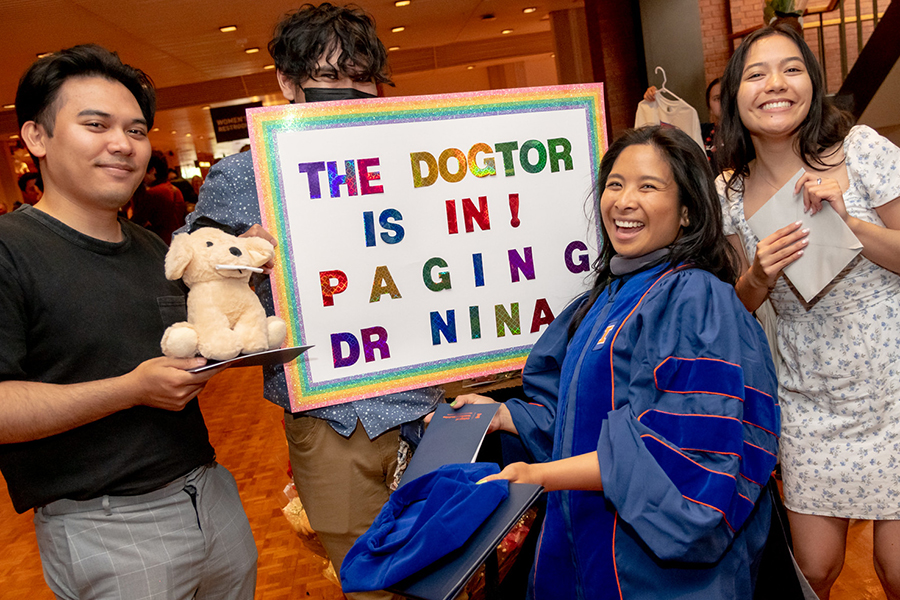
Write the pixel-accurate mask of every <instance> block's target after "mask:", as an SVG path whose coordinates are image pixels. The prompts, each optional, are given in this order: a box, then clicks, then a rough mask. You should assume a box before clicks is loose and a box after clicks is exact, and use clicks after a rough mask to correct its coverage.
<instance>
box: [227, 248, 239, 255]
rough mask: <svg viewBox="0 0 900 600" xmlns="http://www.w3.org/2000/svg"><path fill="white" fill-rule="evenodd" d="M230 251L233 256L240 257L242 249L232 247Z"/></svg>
mask: <svg viewBox="0 0 900 600" xmlns="http://www.w3.org/2000/svg"><path fill="white" fill-rule="evenodd" d="M228 251H229V252H231V253H232V254H233V255H235V256H240V255H241V249H240V248H237V247H235V246H232V247H231V248H229V249H228Z"/></svg>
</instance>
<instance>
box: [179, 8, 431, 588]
mask: <svg viewBox="0 0 900 600" xmlns="http://www.w3.org/2000/svg"><path fill="white" fill-rule="evenodd" d="M269 52H270V53H271V55H272V58H273V59H274V61H275V66H276V75H277V77H278V83H279V85H280V87H281V90H282V93H283V94H284V97H285V98H287V99H288V100H289V101H290V102H291V103H297V102H322V101H331V100H352V99H356V98H372V97H375V95H376V91H377V90H376V85H377V84H378V83H390V79H389V78H388V75H387V53H386V52H385V49H384V46H383V45H382V43H381V41H380V40H379V39H378V37H377V36H376V33H375V24H374V22H373V21H372V19H371V17H369V16H368V15H367V14H365V13H364V12H362V11H361V10H359V9H349V8H342V7H336V6H333V5H331V4H328V3H325V4H322V5H320V6H318V7H314V6H312V5H308V4H307V5H304V6H302V7H301V8H300V9H299V10H297V11H296V12H294V13H292V14H289V15H287V16H285V18H284V19H282V21H281V22H280V23H279V24H278V26H277V27H276V31H275V36H274V38H273V39H272V41H271V42H269ZM201 217H206V218H208V219H212V220H213V221H216V222H217V223H220V224H223V225H227V226H229V227H231V228H233V229H234V230H235V232H236V233H238V234H244V235H260V236H264V237H268V238H269V239H270V240H271V236H269V235H268V233H267V232H265V230H263V229H262V228H261V227H260V226H259V223H260V211H259V203H258V196H257V188H256V181H255V177H254V171H253V162H252V157H251V154H250V152H244V153H241V154H237V155H235V156H231V157H228V158H226V159H224V160H222V161H221V162H219V163H218V164H216V165H215V166H214V167H213V168H212V169H211V170H210V172H209V176H208V177H207V179H206V182H205V183H204V185H203V187H202V188H201V189H200V199H199V202H198V204H197V208H196V211H195V212H193V213H191V215H189V216H188V227H189V228H193V227H195V224H196V223H197V220H198V219H199V218H201ZM271 241H274V240H271ZM256 290H257V293H258V294H259V296H260V299H261V300H262V301H263V304H264V306H266V309H267V312H268V313H269V314H272V313H273V312H274V308H273V300H272V292H271V285H270V282H269V280H268V279H267V278H266V279H264V280H263V281H261V282H259V283H258V284H257V286H256ZM264 373H265V384H264V393H265V396H266V398H267V399H269V400H270V401H272V402H274V403H276V404H278V405H279V406H282V407H284V408H285V409H286V413H285V427H286V436H287V440H288V446H289V448H290V457H291V466H292V469H293V472H294V481H295V482H296V485H297V490H298V492H299V494H300V499H301V501H302V502H303V505H304V507H305V508H306V510H307V513H308V515H309V519H310V524H311V525H312V527H313V529H315V530H316V532H317V533H318V535H319V537H320V539H321V540H322V543H323V545H324V546H325V548H326V550H327V551H328V554H329V557H330V558H331V560H332V562H333V563H334V567H335V569H336V570H337V571H340V567H341V563H342V562H343V559H344V555H345V554H346V553H347V551H348V550H349V549H350V546H352V545H353V542H354V541H355V540H356V538H357V537H359V536H360V535H361V534H362V533H363V532H365V531H366V529H368V527H369V525H371V523H372V521H373V520H374V518H375V516H376V515H377V514H378V511H379V510H380V509H381V507H382V505H383V504H384V503H385V502H386V501H387V499H388V496H389V495H390V485H391V483H392V482H393V479H394V474H395V472H396V469H397V462H398V458H397V456H398V450H399V448H400V445H401V441H400V426H401V425H403V424H406V423H411V422H415V421H417V420H418V419H420V418H421V417H422V416H423V415H425V414H427V413H429V412H431V411H432V410H434V408H435V406H436V405H437V403H438V402H439V401H440V400H441V398H442V392H441V390H439V389H437V388H426V389H421V390H412V391H407V392H400V393H395V394H389V395H385V396H379V397H376V398H369V399H365V400H357V401H355V402H350V403H346V404H340V405H337V406H330V407H327V408H321V409H316V410H310V411H307V412H305V413H303V414H302V415H299V416H295V415H293V414H292V413H291V412H290V399H289V397H288V389H287V381H286V379H285V374H284V369H283V367H282V366H276V367H265V371H264ZM359 425H361V426H359ZM390 596H391V595H390V594H387V593H383V592H373V593H367V594H351V595H350V597H354V598H379V597H390Z"/></svg>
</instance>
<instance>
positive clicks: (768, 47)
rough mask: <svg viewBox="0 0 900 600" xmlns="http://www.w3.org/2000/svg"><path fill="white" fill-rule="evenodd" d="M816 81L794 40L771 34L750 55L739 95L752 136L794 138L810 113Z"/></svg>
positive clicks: (757, 43) (739, 108)
mask: <svg viewBox="0 0 900 600" xmlns="http://www.w3.org/2000/svg"><path fill="white" fill-rule="evenodd" d="M811 101H812V80H811V79H810V77H809V72H808V71H807V67H806V64H805V63H804V62H803V57H802V55H801V54H800V48H798V47H797V44H795V43H794V42H793V41H792V40H791V39H789V38H787V37H785V36H783V35H778V34H776V35H770V36H768V37H764V38H762V39H760V40H757V41H756V42H755V43H754V44H753V46H751V47H750V50H749V51H748V52H747V60H746V62H745V63H744V69H743V71H742V73H741V84H740V87H739V88H738V93H737V106H738V112H739V113H740V115H741V121H742V122H743V123H744V127H746V128H747V130H748V131H749V132H750V134H751V135H754V136H759V137H782V136H790V135H792V134H793V133H794V132H795V131H796V130H797V128H798V127H800V125H801V124H802V123H803V120H804V119H805V118H806V115H807V114H808V113H809V107H810V102H811Z"/></svg>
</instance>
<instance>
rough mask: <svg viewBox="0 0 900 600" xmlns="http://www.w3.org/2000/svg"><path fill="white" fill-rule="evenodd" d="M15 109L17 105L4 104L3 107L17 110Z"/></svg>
mask: <svg viewBox="0 0 900 600" xmlns="http://www.w3.org/2000/svg"><path fill="white" fill-rule="evenodd" d="M15 107H16V105H15V104H4V105H3V108H15Z"/></svg>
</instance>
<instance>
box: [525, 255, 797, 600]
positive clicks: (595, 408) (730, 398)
mask: <svg viewBox="0 0 900 600" xmlns="http://www.w3.org/2000/svg"><path fill="white" fill-rule="evenodd" d="M570 316H571V315H568V314H566V313H564V314H561V315H560V318H559V319H558V321H559V323H557V322H554V323H553V324H552V325H551V328H548V331H547V332H546V333H545V337H547V338H548V339H547V340H545V343H543V344H540V343H539V345H538V346H536V348H535V350H536V351H537V354H536V355H535V356H534V357H533V358H529V363H531V369H530V371H531V372H530V373H529V368H528V367H526V369H525V385H526V390H527V389H528V386H529V385H531V386H532V389H537V390H543V391H542V392H541V393H539V394H537V399H538V402H536V403H532V404H529V403H524V402H514V406H513V405H510V407H511V411H512V413H513V418H514V419H516V424H517V428H518V429H519V431H520V434H522V435H523V436H526V437H527V438H529V439H530V440H531V444H530V445H529V444H526V445H528V446H529V450H530V451H531V453H532V454H533V455H535V457H536V458H540V454H541V453H542V450H541V445H542V442H541V440H546V438H547V436H546V435H545V434H544V433H542V432H546V431H547V426H546V421H547V417H548V415H549V417H550V419H551V420H553V421H555V430H554V434H553V443H552V459H554V460H558V459H561V458H566V457H569V456H576V455H580V454H584V453H588V452H597V455H598V458H599V462H600V471H601V475H602V478H603V488H604V489H603V492H587V491H561V492H552V493H550V494H549V498H548V507H547V517H546V520H545V523H544V529H543V532H542V535H541V540H540V544H539V547H538V552H537V557H536V559H535V571H534V581H533V584H534V595H535V598H538V599H541V600H543V599H547V600H550V599H553V600H557V599H562V598H584V599H601V598H616V599H622V600H632V599H653V600H659V599H665V598H697V599H700V598H702V599H703V600H715V599H723V600H725V599H727V600H734V599H739V598H747V599H749V598H752V594H753V585H754V581H755V576H756V572H757V567H758V564H759V560H760V557H761V555H762V550H763V547H764V545H765V540H766V537H767V534H768V530H769V519H770V512H771V506H770V501H769V499H768V497H767V496H766V495H764V494H763V495H760V492H761V491H762V488H763V487H764V486H765V484H766V482H767V481H768V479H769V476H770V474H771V472H772V469H773V468H774V466H775V463H776V454H777V445H778V437H777V434H778V432H779V429H780V416H779V407H778V405H777V402H776V390H777V387H776V380H775V372H774V367H773V365H772V361H771V357H770V354H769V350H768V345H767V343H766V340H765V336H764V334H763V332H762V329H761V328H760V327H759V325H758V324H757V323H756V321H755V320H754V319H753V318H752V317H751V315H750V314H749V313H748V312H747V310H746V309H745V308H744V307H743V305H741V303H740V301H739V300H738V299H737V297H736V295H735V293H734V289H733V288H732V287H731V286H729V285H727V284H725V283H723V282H721V281H719V280H718V279H717V278H716V277H715V276H713V275H712V274H710V273H708V272H706V271H703V270H700V269H690V268H685V267H679V268H675V269H672V268H669V267H668V266H665V265H662V266H658V267H654V268H650V269H648V270H646V271H643V272H639V273H635V274H633V275H631V276H627V277H625V278H622V279H618V280H616V281H614V282H613V283H612V284H611V285H610V286H609V287H608V288H607V290H605V291H604V292H603V293H602V294H601V295H600V297H599V298H598V299H597V301H596V302H595V303H594V305H593V307H592V308H591V310H590V311H589V312H588V314H587V315H586V317H585V319H584V320H583V322H582V323H581V325H580V327H579V328H578V331H577V332H576V333H575V335H574V336H573V338H572V340H571V341H570V342H569V343H568V346H567V347H564V346H561V344H562V343H563V341H562V340H563V339H564V338H563V336H564V335H565V333H564V332H565V326H566V325H567V322H568V320H569V317H570ZM563 357H564V358H563ZM560 360H562V367H561V377H560V379H559V403H558V406H552V405H553V402H552V401H550V400H548V399H547V398H546V396H548V393H547V391H548V390H549V389H550V388H552V387H554V385H553V380H554V378H555V377H554V374H553V372H552V371H553V369H552V367H553V365H554V364H556V363H557V362H558V361H560ZM530 378H531V379H532V381H531V382H529V379H530ZM554 409H555V412H556V414H555V415H553V414H552V413H553V411H554ZM528 415H530V417H529V416H528ZM554 416H555V419H554ZM520 423H521V424H522V426H521V427H520V426H519V424H520ZM543 445H544V447H545V448H546V446H547V442H543Z"/></svg>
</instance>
